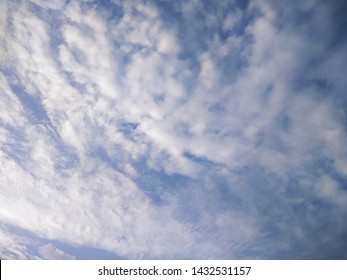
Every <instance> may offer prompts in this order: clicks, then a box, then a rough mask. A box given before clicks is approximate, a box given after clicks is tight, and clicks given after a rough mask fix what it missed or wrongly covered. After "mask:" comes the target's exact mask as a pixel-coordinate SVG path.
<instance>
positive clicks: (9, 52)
mask: <svg viewBox="0 0 347 280" xmlns="http://www.w3.org/2000/svg"><path fill="white" fill-rule="evenodd" d="M242 2H243V1H235V2H232V3H231V2H227V1H225V2H219V3H213V4H212V3H205V2H199V1H182V2H175V3H165V4H164V3H156V2H155V1H154V2H151V1H149V2H138V1H126V2H122V1H110V3H108V4H103V3H101V2H97V1H84V2H79V1H70V2H66V3H65V2H64V1H38V0H35V1H19V2H18V3H16V4H14V3H10V2H9V1H5V3H4V4H2V5H4V9H3V10H4V11H6V12H4V14H5V16H1V17H0V22H1V21H4V22H5V23H6V24H4V26H6V27H5V29H4V31H3V32H2V31H0V38H3V42H2V46H3V50H4V51H3V52H4V54H5V55H3V58H2V64H1V75H0V91H1V94H0V145H1V148H0V165H1V169H0V182H1V183H0V189H1V192H0V204H1V211H0V222H1V223H3V224H4V225H7V226H10V227H16V228H20V229H23V230H25V231H27V232H31V233H32V234H33V235H35V236H36V238H39V239H40V240H41V241H40V242H38V241H35V242H36V243H35V242H34V241H32V240H30V238H29V237H27V236H25V234H23V236H22V235H18V240H16V238H17V237H16V236H17V235H16V234H15V233H11V231H8V230H5V227H4V230H3V233H1V231H0V234H1V236H0V240H1V242H0V244H6V243H7V244H12V245H11V246H9V248H12V249H11V250H12V251H11V252H10V251H6V250H5V249H4V248H3V247H1V245H0V253H1V254H3V255H5V256H7V257H9V258H48V259H50V258H52V259H53V258H73V252H69V253H65V252H63V251H62V250H61V249H60V248H56V246H54V245H52V243H53V241H59V242H63V243H66V244H69V245H72V246H75V247H76V248H77V247H79V246H88V247H94V248H101V249H105V250H108V251H110V252H113V253H115V254H117V255H119V256H122V257H124V258H273V257H279V256H282V257H284V258H315V257H316V258H331V257H332V258H333V257H337V258H342V257H343V253H341V252H342V251H343V249H344V248H346V246H347V245H346V243H345V241H344V240H343V236H344V234H345V233H346V230H347V228H346V226H345V225H344V223H343V220H344V217H346V214H347V213H346V212H347V206H346V205H347V194H346V189H345V185H344V183H343V182H345V179H346V176H347V170H346V166H347V148H346V147H345V145H344V143H345V142H346V136H347V135H346V127H345V126H344V125H343V123H344V121H345V118H346V111H345V109H344V105H345V104H346V98H345V96H344V93H345V90H346V86H347V85H346V82H345V79H344V78H343V75H342V74H341V73H344V71H345V70H346V69H345V68H346V66H345V65H346V64H345V63H343V62H345V61H346V59H347V56H346V55H345V52H344V48H345V46H346V39H345V38H339V36H338V35H336V34H335V33H336V32H337V31H338V30H339V26H341V24H342V22H341V20H339V19H335V18H334V15H336V11H337V8H336V5H333V4H328V3H320V2H319V1H302V3H301V4H300V5H299V6H295V7H293V6H292V5H290V4H286V5H285V7H286V8H283V7H282V6H281V5H278V4H276V3H273V2H272V1H250V3H248V4H242ZM310 3H311V4H310ZM341 7H342V6H341ZM294 16H295V17H296V21H294V20H293V17H294ZM322 19H324V20H322ZM296 22H298V23H296ZM323 22H324V23H323ZM322 38H323V40H322ZM0 47H1V46H0ZM0 59H1V57H0ZM331 227H333V228H334V229H335V230H331V229H330V228H331ZM317 230H319V231H320V232H321V234H320V236H319V237H317V240H312V238H311V237H310V236H311V235H312V234H313V233H314V232H315V231H317ZM21 238H22V239H21ZM19 240H20V241H19ZM23 240H24V241H23ZM42 240H48V241H47V242H46V241H42ZM333 240H334V241H335V242H336V244H337V245H336V246H337V247H340V249H337V247H336V248H329V246H328V244H329V243H330V242H331V241H333ZM21 246H22V247H21ZM30 246H36V247H37V248H38V249H37V250H36V253H32V252H30V250H29V251H28V249H27V248H29V247H30ZM321 248H324V250H321Z"/></svg>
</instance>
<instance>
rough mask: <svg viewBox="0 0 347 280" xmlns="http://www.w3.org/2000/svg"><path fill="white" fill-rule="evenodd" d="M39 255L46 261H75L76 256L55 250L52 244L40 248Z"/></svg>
mask: <svg viewBox="0 0 347 280" xmlns="http://www.w3.org/2000/svg"><path fill="white" fill-rule="evenodd" d="M39 254H40V256H41V257H42V258H43V259H46V260H73V259H75V257H74V256H71V255H69V254H66V253H64V252H63V251H61V250H59V249H57V248H55V247H54V246H53V245H52V244H46V245H42V246H40V247H39Z"/></svg>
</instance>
